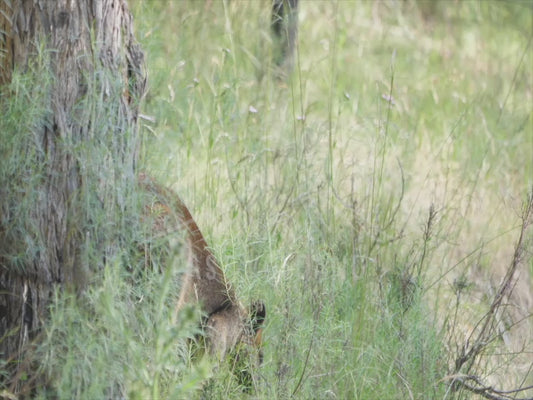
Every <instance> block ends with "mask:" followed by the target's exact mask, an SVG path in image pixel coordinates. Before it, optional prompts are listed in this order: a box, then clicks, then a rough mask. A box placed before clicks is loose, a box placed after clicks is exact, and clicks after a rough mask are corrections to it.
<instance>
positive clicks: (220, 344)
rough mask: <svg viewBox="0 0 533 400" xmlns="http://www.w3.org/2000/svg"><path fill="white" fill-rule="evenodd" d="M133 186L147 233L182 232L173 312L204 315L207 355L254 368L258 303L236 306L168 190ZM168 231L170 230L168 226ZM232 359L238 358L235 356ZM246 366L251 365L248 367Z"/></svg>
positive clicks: (261, 310) (144, 181) (143, 180)
mask: <svg viewBox="0 0 533 400" xmlns="http://www.w3.org/2000/svg"><path fill="white" fill-rule="evenodd" d="M139 185H140V187H141V188H142V189H143V190H144V191H145V192H146V193H147V194H148V203H149V204H147V205H146V207H145V210H146V211H147V212H148V213H151V214H153V219H152V221H153V222H152V225H153V226H152V229H153V230H154V231H157V232H164V231H168V230H169V229H183V230H184V234H185V238H186V245H187V252H188V266H187V271H186V273H185V275H184V279H183V283H182V286H181V292H180V296H179V300H178V303H177V306H176V312H177V313H179V312H180V310H182V309H183V308H184V307H185V306H187V305H191V304H198V305H199V306H200V308H201V310H202V312H203V313H204V314H205V319H204V321H203V323H202V327H203V329H204V333H205V342H206V347H207V350H208V352H209V353H210V354H211V355H213V356H216V357H217V358H218V359H223V358H224V357H225V356H226V355H228V354H230V353H232V352H234V351H235V350H238V352H240V353H243V352H245V353H246V356H249V355H250V354H251V353H256V354H257V363H255V364H258V363H260V361H261V358H262V354H261V345H262V341H261V329H262V325H263V323H264V320H265V316H266V310H265V306H264V304H263V303H262V302H254V303H252V305H251V306H250V308H248V309H246V308H244V307H243V306H242V305H241V304H240V303H239V302H238V300H237V298H236V295H235V291H234V290H233V288H232V287H231V285H229V283H228V282H227V281H226V277H225V276H224V272H223V271H222V269H221V268H220V266H219V263H218V262H217V260H216V258H215V257H214V255H213V253H212V252H211V251H210V249H209V247H208V245H207V243H206V241H205V238H204V237H203V235H202V232H201V231H200V229H199V228H198V225H197V224H196V222H195V221H194V219H193V217H192V216H191V213H190V212H189V209H188V208H187V207H186V206H185V204H184V203H183V201H181V199H180V198H179V196H178V195H177V194H176V193H174V192H173V191H172V190H171V189H168V188H166V187H163V186H162V185H160V184H158V183H157V182H155V181H154V180H153V179H152V178H150V177H149V176H147V175H146V174H144V173H141V174H140V175H139ZM169 225H170V226H169ZM235 356H236V358H239V357H241V358H242V357H244V354H236V355H235ZM252 364H254V362H253V361H252ZM238 372H239V373H240V374H242V373H244V374H245V375H246V376H245V377H243V376H240V379H241V381H242V380H243V379H244V380H249V379H250V377H249V375H248V374H249V372H246V371H238Z"/></svg>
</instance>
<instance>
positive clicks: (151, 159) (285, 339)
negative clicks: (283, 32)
mask: <svg viewBox="0 0 533 400" xmlns="http://www.w3.org/2000/svg"><path fill="white" fill-rule="evenodd" d="M131 8H132V10H133V12H134V15H135V24H136V30H137V37H138V39H139V40H140V42H141V44H142V46H143V48H144V50H145V52H146V61H147V68H148V74H149V92H148V95H147V98H146V103H145V107H144V113H145V114H147V115H149V116H153V117H154V118H155V121H156V122H155V123H150V122H145V132H146V133H147V137H146V146H145V154H144V160H145V161H144V162H145V164H146V168H148V169H149V170H150V171H151V173H152V174H153V175H155V176H157V177H158V178H159V179H160V180H162V181H163V182H166V183H167V184H169V185H170V186H173V187H174V188H176V190H177V191H178V193H180V194H181V195H182V197H183V198H184V199H185V201H186V202H187V203H188V204H189V206H190V208H191V210H192V212H193V214H194V215H195V216H196V217H197V219H198V221H199V225H200V226H201V227H202V229H203V230H204V233H205V234H206V236H207V237H208V241H209V243H211V245H212V246H213V248H214V250H215V252H216V254H217V255H218V256H219V257H220V259H221V261H222V263H223V264H224V267H225V271H226V273H227V275H228V277H229V279H230V281H232V282H234V284H235V286H236V287H237V290H238V293H239V294H240V295H241V297H242V298H243V299H246V300H248V299H250V298H256V297H261V298H264V299H265V302H266V303H267V307H268V313H269V315H268V326H267V330H266V333H265V337H266V338H267V344H266V358H265V366H264V368H263V370H262V374H263V375H264V376H263V378H264V379H263V381H262V383H261V387H260V388H259V392H258V393H259V394H258V397H259V398H272V397H274V398H285V397H290V396H291V394H295V395H296V397H300V398H357V399H365V398H368V399H375V398H386V399H393V398H397V399H405V398H453V397H452V396H458V398H464V397H469V394H468V393H466V392H460V393H455V394H452V393H450V392H449V391H448V388H447V386H446V384H447V383H448V381H447V378H446V375H447V373H449V372H450V364H452V363H453V354H454V352H455V351H457V348H458V347H459V346H460V345H461V344H462V343H464V342H465V340H466V338H467V337H468V335H469V334H470V332H471V331H472V330H473V329H475V323H476V321H478V320H479V319H480V318H481V316H482V315H483V314H484V313H485V312H486V311H487V307H488V305H489V304H490V296H491V295H493V294H494V292H495V290H496V287H497V285H498V283H499V282H500V280H501V278H502V277H503V275H504V274H505V271H506V268H507V267H508V265H509V263H510V260H511V257H512V254H513V250H514V245H515V242H516V241H517V237H518V233H519V224H520V207H521V204H522V202H523V201H524V200H525V198H526V195H527V193H528V191H530V190H531V187H532V185H533V119H532V109H533V107H532V106H533V92H532V90H533V78H532V73H531V71H532V66H533V52H532V44H531V39H532V35H533V28H532V18H533V11H532V7H531V3H529V2H525V1H439V2H432V1H409V0H407V1H379V2H372V1H303V2H302V3H301V5H300V15H299V42H298V51H297V62H296V67H295V71H294V73H293V75H292V76H291V78H290V79H280V78H279V74H278V73H277V71H276V66H275V65H274V64H273V63H272V55H273V54H274V52H275V48H274V46H275V43H273V39H272V37H271V33H270V2H269V1H237V0H234V1H231V2H230V1H224V2H222V1H185V0H183V1H150V0H135V1H132V4H131ZM529 240H530V242H531V232H530V233H529ZM528 256H531V252H529V253H528ZM521 268H522V269H521V271H520V274H521V275H520V279H519V281H518V283H517V285H516V288H515V292H514V295H513V297H512V298H511V299H510V300H509V302H510V303H512V304H513V308H512V311H509V312H508V314H509V315H506V316H504V317H502V318H504V319H505V321H504V322H502V323H504V324H505V326H507V327H510V326H513V329H512V330H511V331H510V333H509V335H502V338H500V339H501V340H499V341H496V343H495V345H494V348H492V350H491V351H492V352H491V353H490V354H486V357H485V358H484V359H483V362H480V363H478V364H476V368H477V369H476V370H475V371H476V374H478V375H479V376H482V377H483V379H486V381H487V382H488V383H490V384H496V385H499V386H500V387H504V388H512V387H518V386H519V385H520V384H532V383H533V371H532V370H531V368H532V366H531V361H530V358H528V357H526V356H525V355H526V353H524V351H526V350H528V351H531V350H532V345H533V340H532V328H531V326H532V325H531V320H530V319H526V320H525V322H522V323H521V324H518V325H517V326H514V325H513V323H514V322H516V321H518V320H519V319H521V318H523V317H524V316H525V315H529V314H531V312H532V311H533V297H532V294H531V293H532V291H531V283H532V279H531V275H532V273H533V264H532V262H531V258H530V257H529V258H528V259H527V262H525V263H524V265H522V266H521ZM457 310H459V312H457ZM506 314H507V313H506ZM452 317H453V318H452ZM451 321H453V324H452V323H451ZM454 346H455V347H454ZM523 346H525V347H523ZM517 349H518V350H520V352H521V353H522V355H520V354H519V355H518V356H516V357H514V358H512V360H511V359H510V358H509V357H510V353H513V352H516V351H518V350H517ZM493 353H494V354H498V353H504V355H500V356H496V355H491V354H493ZM508 356H509V357H508ZM219 374H220V373H219ZM218 382H223V383H220V384H213V385H212V386H211V387H210V388H209V389H206V390H211V392H209V393H210V395H212V396H214V397H232V396H234V395H236V394H235V393H234V392H232V389H231V385H230V384H229V383H227V380H224V379H222V378H221V379H220V380H218ZM224 382H225V383H224ZM461 396H463V397H461Z"/></svg>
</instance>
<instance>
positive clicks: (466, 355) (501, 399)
mask: <svg viewBox="0 0 533 400" xmlns="http://www.w3.org/2000/svg"><path fill="white" fill-rule="evenodd" d="M532 219H533V188H532V190H531V192H530V194H529V195H528V199H527V201H526V205H525V207H524V210H523V212H522V224H521V229H520V236H519V238H518V242H517V243H516V246H515V250H514V253H513V259H512V262H511V265H510V266H509V269H508V270H507V273H506V274H505V277H504V279H503V282H502V284H501V285H500V288H499V290H498V292H497V293H496V295H495V297H494V300H493V301H492V304H491V306H490V308H489V311H488V312H487V313H486V314H485V316H484V317H483V318H482V319H481V320H480V322H481V321H483V320H484V322H483V326H482V328H481V330H480V332H479V334H478V335H477V338H476V340H475V341H474V343H473V345H472V346H470V349H469V350H468V351H466V350H463V351H462V355H460V356H459V357H458V358H457V359H456V360H455V374H459V372H460V370H461V368H462V367H463V365H465V363H467V362H469V366H468V371H469V370H470V368H471V367H472V365H473V364H474V361H475V359H476V357H477V356H478V355H479V354H480V353H481V352H482V351H483V350H484V349H485V348H486V346H487V344H488V343H490V340H487V339H490V336H491V327H492V324H493V322H494V319H495V318H496V313H497V311H498V310H499V308H500V307H501V304H502V301H503V299H504V298H505V296H506V295H510V293H511V292H512V285H511V283H512V280H513V277H514V274H515V272H516V269H517V268H518V265H519V264H520V263H521V261H522V258H523V254H524V246H525V244H524V240H525V233H526V230H527V229H528V228H529V226H530V225H531V224H532V223H533V221H532ZM467 346H468V340H467V344H465V346H464V347H463V349H466V348H467ZM468 371H467V372H468ZM463 378H465V376H464V375H454V376H453V378H452V382H451V385H458V386H460V387H462V388H464V389H466V390H468V391H470V392H472V393H476V394H479V395H481V396H482V397H485V398H486V399H490V400H506V399H511V397H510V396H508V395H506V393H515V394H516V393H517V392H519V391H522V390H526V389H529V388H525V389H515V390H511V391H500V390H496V389H494V388H492V387H490V386H484V385H482V384H481V382H480V380H479V378H477V377H475V376H471V375H467V376H466V378H467V379H468V380H472V381H474V382H475V383H476V384H477V385H479V386H481V387H474V386H472V385H470V384H469V383H467V382H466V381H465V380H464V379H463ZM512 398H513V399H516V400H528V399H526V398H524V399H518V398H516V397H514V396H513V397H512Z"/></svg>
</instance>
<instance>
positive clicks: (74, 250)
mask: <svg viewBox="0 0 533 400" xmlns="http://www.w3.org/2000/svg"><path fill="white" fill-rule="evenodd" d="M35 59H40V60H41V61H40V63H41V64H44V67H45V69H46V71H47V73H49V75H50V76H51V80H50V83H49V84H48V86H46V85H45V82H44V79H43V82H42V85H43V87H45V86H46V89H45V90H46V95H45V98H47V99H48V102H47V104H45V105H44V108H45V110H46V111H45V112H43V115H42V118H40V119H37V121H38V123H36V124H34V126H32V127H31V128H30V130H31V133H30V134H29V135H25V132H22V129H24V124H22V123H21V127H22V128H21V132H19V133H14V135H17V136H18V135H20V136H19V137H20V140H22V141H24V143H23V144H22V145H21V146H20V147H21V148H22V149H23V151H26V150H27V151H28V154H32V155H33V156H32V157H33V159H32V161H33V164H31V165H32V167H31V168H32V174H34V176H33V178H34V179H29V178H28V177H27V176H25V175H24V173H22V172H13V174H12V175H11V176H7V177H5V178H1V177H0V180H1V179H5V180H6V181H2V182H0V186H1V187H0V359H9V360H13V361H16V360H17V359H18V358H20V357H21V354H22V353H21V350H22V349H23V348H24V346H25V345H26V344H28V343H29V342H31V341H32V340H33V339H34V338H35V337H36V336H37V335H38V332H39V330H40V328H41V327H42V324H43V322H44V321H45V320H46V317H47V307H48V305H49V304H50V301H51V299H52V295H53V293H54V291H55V290H57V289H59V290H60V291H61V290H64V289H65V288H72V289H73V290H80V289H81V288H82V287H83V285H84V282H85V281H86V280H87V279H88V277H89V276H90V275H91V274H92V273H93V272H94V271H95V270H98V269H99V268H101V267H102V266H103V265H104V264H105V262H106V260H110V259H111V258H112V257H113V256H115V255H116V254H117V252H118V251H119V249H120V247H121V244H123V243H122V242H124V241H125V240H126V239H125V238H124V236H123V233H121V232H122V229H123V228H124V227H125V226H127V225H128V224H129V223H130V221H128V220H127V219H128V218H129V217H128V215H129V214H128V213H129V211H130V205H129V203H128V198H127V196H128V193H129V192H128V190H130V191H131V190H132V188H133V184H134V176H135V163H136V160H137V149H138V142H139V140H138V134H137V128H136V123H137V117H138V108H137V107H138V100H139V99H140V98H141V97H142V95H143V93H144V83H145V77H144V74H143V70H142V68H143V54H142V52H141V50H140V48H139V47H138V45H137V44H136V41H135V38H134V35H133V25H132V17H131V15H130V13H129V11H128V8H127V4H126V0H53V1H51V0H0V85H5V86H4V87H3V88H2V89H1V90H2V95H3V96H4V95H5V97H8V96H16V95H17V94H16V93H14V91H13V90H12V89H8V88H7V87H8V84H9V82H10V81H11V80H12V77H13V76H14V71H16V70H18V71H22V72H23V73H24V72H25V71H28V72H30V71H31V69H32V65H33V63H34V60H35ZM43 59H44V62H43V61H42V60H43ZM39 84H40V82H36V85H39ZM26 133H27V132H26ZM28 137H31V138H32V140H31V141H30V140H28ZM9 150H10V149H9V148H8V149H7V150H6V149H4V152H6V151H7V152H9ZM30 150H31V151H30ZM26 174H28V173H27V172H26ZM7 175H8V174H7ZM30 175H31V174H30ZM0 176H6V174H4V173H3V171H0ZM28 182H31V184H30V183H28ZM128 188H129V189H128ZM28 199H30V200H31V201H28ZM21 204H24V205H25V207H26V208H25V209H24V212H21ZM95 209H97V210H99V213H100V214H99V217H98V218H97V217H95V215H96V214H95V212H94V210H95ZM89 247H90V249H89ZM95 254H96V256H95ZM21 255H22V256H21ZM13 364H15V365H16V364H17V363H13Z"/></svg>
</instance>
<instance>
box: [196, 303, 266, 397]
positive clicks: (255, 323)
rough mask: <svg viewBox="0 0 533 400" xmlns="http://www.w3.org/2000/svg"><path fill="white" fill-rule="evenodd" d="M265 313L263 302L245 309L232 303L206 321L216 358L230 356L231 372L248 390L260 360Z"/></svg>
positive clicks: (208, 343) (206, 329)
mask: <svg viewBox="0 0 533 400" xmlns="http://www.w3.org/2000/svg"><path fill="white" fill-rule="evenodd" d="M265 317H266V308H265V305H264V304H263V302H261V301H255V302H253V303H252V304H251V305H250V307H249V308H248V309H245V308H244V307H242V306H240V305H238V304H232V305H230V306H229V307H227V308H225V309H222V310H220V311H217V312H215V313H213V314H211V315H210V316H209V317H208V318H207V320H206V322H205V335H206V339H207V346H208V348H209V352H210V353H211V354H212V355H214V356H216V357H217V358H219V359H223V358H227V359H228V360H229V362H230V367H231V370H232V372H233V374H234V375H235V376H236V377H237V379H238V381H239V383H240V384H241V385H242V387H243V388H244V390H247V391H248V390H250V389H251V388H252V386H253V384H254V381H255V380H256V377H255V375H254V371H256V370H257V368H258V367H259V366H260V365H261V363H262V361H263V349H262V346H263V342H262V329H263V323H264V321H265Z"/></svg>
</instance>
